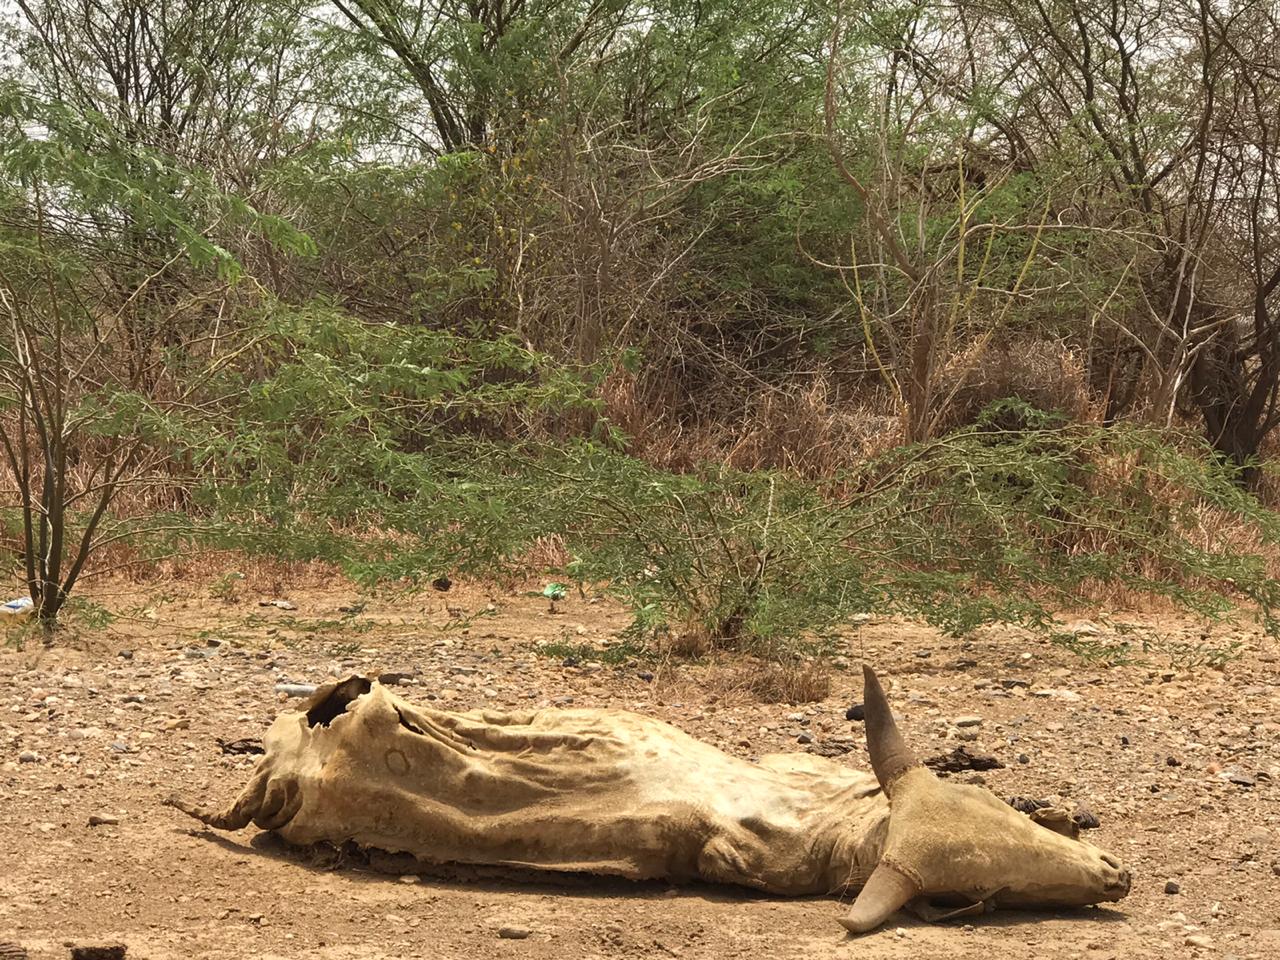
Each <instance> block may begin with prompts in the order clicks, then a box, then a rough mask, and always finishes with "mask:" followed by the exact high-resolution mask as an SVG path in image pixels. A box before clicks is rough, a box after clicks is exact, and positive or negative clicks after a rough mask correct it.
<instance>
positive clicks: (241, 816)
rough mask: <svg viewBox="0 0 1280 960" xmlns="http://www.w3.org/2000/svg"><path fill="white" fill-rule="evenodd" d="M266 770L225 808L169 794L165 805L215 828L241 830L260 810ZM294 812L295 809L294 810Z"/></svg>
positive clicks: (264, 792) (265, 782) (265, 790)
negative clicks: (206, 805)
mask: <svg viewBox="0 0 1280 960" xmlns="http://www.w3.org/2000/svg"><path fill="white" fill-rule="evenodd" d="M267 780H268V776H267V771H266V770H259V771H258V773H256V774H255V775H254V777H253V779H252V780H250V781H249V784H248V786H246V787H245V788H244V790H242V791H241V793H240V796H238V797H236V801H235V803H233V804H232V805H231V806H230V807H228V808H227V809H226V810H211V809H209V808H208V807H201V806H198V805H196V804H191V803H187V802H186V801H185V800H183V799H182V798H180V797H177V796H171V797H168V798H166V799H165V801H164V802H165V805H166V806H170V807H175V808H177V809H178V810H181V811H182V812H183V813H185V814H186V815H187V816H189V817H195V818H196V819H197V820H199V821H200V822H201V823H203V824H205V825H206V826H210V827H213V828H215V829H217V830H242V829H244V828H245V827H247V826H248V825H249V822H250V821H251V820H253V819H254V818H255V817H257V816H258V815H259V813H261V811H262V801H263V798H264V797H265V796H266V793H267ZM295 812H296V811H295Z"/></svg>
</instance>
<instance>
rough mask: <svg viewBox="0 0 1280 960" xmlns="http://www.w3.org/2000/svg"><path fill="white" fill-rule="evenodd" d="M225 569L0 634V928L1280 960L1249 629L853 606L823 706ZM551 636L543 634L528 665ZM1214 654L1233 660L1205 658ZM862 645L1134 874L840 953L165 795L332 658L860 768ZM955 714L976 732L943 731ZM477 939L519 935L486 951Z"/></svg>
mask: <svg viewBox="0 0 1280 960" xmlns="http://www.w3.org/2000/svg"><path fill="white" fill-rule="evenodd" d="M226 587H227V584H225V583H224V584H223V585H222V589H220V591H219V592H222V593H225V594H228V595H230V596H231V599H230V600H218V599H213V598H211V597H210V596H209V594H208V590H207V588H206V589H203V590H200V591H196V590H194V589H193V588H191V587H190V586H189V585H188V586H186V587H184V586H183V585H174V584H163V585H155V584H153V585H149V586H147V587H146V588H145V590H144V592H145V595H139V594H138V592H137V591H138V590H139V589H140V588H137V587H133V588H130V589H132V590H133V591H134V595H133V596H131V597H126V596H122V595H121V593H120V592H119V588H118V589H117V592H116V593H114V594H111V595H110V597H109V599H107V601H106V602H107V603H108V604H109V605H111V606H112V607H113V608H114V609H116V610H118V611H120V610H123V611H126V612H127V615H125V616H121V617H119V618H118V619H116V620H115V621H114V622H112V623H110V624H109V625H102V624H98V625H96V626H95V628H94V629H83V630H81V631H80V636H79V638H78V639H76V640H74V641H71V642H70V643H64V644H62V645H60V646H57V647H54V648H53V649H47V650H46V649H44V648H43V646H42V645H41V644H40V643H38V642H37V643H32V642H28V643H26V644H25V646H24V648H23V649H21V650H19V649H16V648H15V647H14V646H13V645H12V643H11V644H10V645H9V646H7V647H5V648H4V649H3V652H0V676H3V677H4V679H5V682H4V685H3V688H2V689H0V943H2V942H4V941H12V942H15V943H18V944H21V945H22V946H24V947H25V948H26V949H27V950H28V951H29V953H30V956H32V957H66V956H67V955H68V953H67V947H68V946H69V945H72V944H97V943H112V942H117V943H123V944H126V945H127V946H128V951H129V954H128V955H129V956H130V957H138V958H153V960H165V958H179V957H181V958H188V957H217V958H227V957H261V958H298V957H317V958H334V960H339V958H352V957H355V958H362V960H377V958H384V957H386V958H391V957H397V958H398V957H422V958H444V960H447V958H466V960H476V958H488V957H499V958H505V957H513V958H521V960H526V958H527V960H540V958H549V957H556V958H592V957H599V958H614V957H689V958H694V957H707V958H726V957H736V956H755V957H792V956H795V957H801V956H803V957H812V958H825V957H840V958H845V957H848V958H852V957H858V958H890V957H904V958H905V957H935V956H939V957H940V956H948V957H983V958H987V957H1000V958H1022V957H1028V958H1031V957H1046V958H1058V957H1063V958H1073V957H1075V958H1097V960H1104V958H1135V957H1138V958H1140V957H1167V956H1189V957H1190V956H1197V955H1203V956H1219V957H1232V956H1234V957H1240V958H1257V960H1272V958H1280V736H1278V735H1280V663H1278V662H1277V661H1278V659H1280V658H1278V653H1280V648H1278V647H1277V645H1276V643H1275V642H1274V641H1272V640H1269V639H1266V638H1263V637H1261V636H1259V635H1258V633H1257V632H1256V631H1252V632H1251V631H1248V630H1234V629H1231V630H1227V629H1223V628H1221V627H1219V628H1217V629H1216V630H1215V632H1214V634H1213V635H1212V636H1211V637H1210V638H1209V639H1208V640H1207V641H1206V640H1204V639H1202V636H1201V631H1200V629H1199V628H1198V627H1197V626H1196V625H1194V624H1191V623H1183V622H1177V621H1171V620H1164V621H1161V620H1157V619H1152V618H1150V617H1148V618H1147V619H1146V620H1145V621H1142V620H1141V618H1138V619H1139V621H1140V623H1141V625H1142V626H1143V628H1144V629H1143V631H1142V632H1141V633H1140V634H1138V635H1137V636H1141V637H1143V638H1145V640H1146V641H1147V646H1148V649H1147V651H1146V652H1144V653H1142V654H1141V655H1140V657H1139V662H1136V663H1130V664H1127V665H1123V666H1108V665H1106V664H1105V663H1104V662H1103V661H1102V660H1099V659H1082V658H1080V657H1078V656H1076V655H1075V654H1072V653H1070V652H1068V651H1066V650H1064V649H1063V648H1062V647H1060V646H1055V645H1053V644H1051V643H1049V642H1048V641H1046V640H1044V639H1041V638H1034V637H1028V636H1026V635H1024V634H1022V633H1020V632H1018V631H1014V630H1011V629H994V628H992V629H986V630H983V631H981V632H980V633H979V634H978V635H977V636H975V637H973V638H971V639H969V640H966V641H959V640H955V639H949V638H946V637H943V636H940V635H939V634H937V633H936V632H934V631H931V630H929V629H927V628H923V627H920V626H916V625H911V624H904V623H900V622H892V621H885V622H878V621H875V620H871V621H869V622H867V623H866V624H863V625H861V626H859V627H856V628H853V629H851V630H850V632H849V633H848V636H847V638H846V641H845V642H846V643H847V646H848V649H847V651H844V652H843V654H842V656H840V657H838V658H837V660H836V661H835V663H836V666H835V667H834V668H833V684H832V691H831V695H830V696H829V697H827V698H826V699H825V700H823V701H821V702H817V703H809V704H804V705H789V704H764V703H760V702H758V701H757V700H755V699H754V698H753V697H752V696H750V695H749V694H748V693H746V692H745V691H743V690H741V689H738V688H737V687H735V685H734V682H733V678H735V677H736V678H740V677H741V676H742V670H741V665H740V664H738V665H737V669H736V670H735V668H734V665H732V664H728V665H726V664H721V663H702V664H688V663H679V664H672V663H663V662H658V663H654V662H651V661H635V660H625V659H624V660H623V662H621V663H610V662H605V663H602V662H599V661H598V660H596V659H591V658H585V659H576V658H574V657H569V658H568V659H566V656H565V655H564V648H565V647H567V646H577V645H588V646H590V647H592V648H596V649H600V650H608V649H609V646H610V645H611V644H616V643H617V635H618V632H619V630H620V629H621V628H622V627H623V626H624V625H625V623H626V617H625V615H624V613H623V612H622V611H620V610H618V609H616V608H614V607H612V606H611V605H609V604H608V603H607V602H591V601H588V600H586V599H583V598H581V597H578V596H576V595H571V596H570V597H569V598H568V599H567V600H565V601H564V602H563V603H562V604H561V605H560V607H561V609H560V612H559V613H556V614H552V613H550V612H548V610H547V604H546V601H545V600H542V599H539V598H535V597H531V596H528V595H527V594H525V593H522V592H512V593H497V592H489V591H487V590H485V589H481V588H478V587H476V588H472V587H464V586H458V585H455V587H454V589H452V590H450V591H449V592H448V593H433V592H428V593H427V594H423V595H418V596H416V597H412V598H400V599H395V600H392V599H386V598H374V599H366V600H365V601H364V602H365V606H364V607H363V608H361V609H358V610H355V611H352V610H350V609H349V610H346V611H344V610H341V609H340V607H348V608H350V607H351V606H352V605H353V604H357V605H358V602H360V598H359V597H358V596H357V595H356V594H355V593H354V591H350V590H348V589H347V588H334V587H329V588H319V587H317V588H314V589H307V590H304V589H295V590H291V591H289V592H288V593H286V594H284V596H286V597H287V598H288V600H289V601H290V602H291V603H292V604H293V605H295V606H296V609H294V610H286V609H279V608H277V607H262V606H259V601H261V600H269V599H274V598H273V597H271V596H269V595H256V594H255V593H254V592H253V591H248V590H242V591H239V592H237V591H236V590H232V589H226ZM1131 619H1133V618H1131ZM1093 620H1094V621H1095V622H1096V623H1098V624H1102V626H1101V628H1100V630H1099V631H1098V633H1097V634H1096V635H1095V633H1094V630H1093V629H1092V627H1091V626H1090V625H1089V624H1081V625H1080V630H1081V635H1082V636H1083V637H1085V638H1087V639H1088V640H1089V642H1091V643H1093V644H1095V645H1098V646H1100V647H1103V648H1106V647H1108V646H1112V647H1113V646H1114V645H1115V643H1117V642H1118V639H1119V638H1118V636H1117V634H1116V632H1115V628H1114V627H1112V626H1108V625H1107V624H1108V623H1110V622H1111V621H1109V620H1108V619H1107V618H1106V617H1105V616H1104V613H1103V612H1102V611H1094V612H1093ZM547 644H557V645H562V646H553V647H552V651H555V655H547V651H546V650H545V647H546V645H547ZM1229 644H1238V656H1237V657H1236V658H1235V659H1232V660H1230V661H1229V662H1227V663H1226V664H1221V665H1218V666H1215V665H1213V664H1212V663H1209V662H1206V660H1207V659H1210V660H1211V659H1212V657H1210V656H1209V650H1210V648H1218V647H1223V646H1226V645H1229ZM540 645H541V646H540ZM604 656H605V659H606V660H616V659H620V658H616V657H610V656H608V655H607V654H605V655H604ZM864 658H865V659H866V660H867V661H869V662H870V663H872V664H873V665H875V666H876V667H877V669H878V670H879V671H880V674H881V676H882V678H884V679H885V680H886V682H887V683H888V685H889V687H890V697H891V700H892V702H893V705H894V708H895V712H896V713H897V715H898V717H899V722H900V724H901V726H902V727H903V729H904V731H905V732H906V733H907V735H908V737H909V739H910V740H911V741H912V742H913V744H914V746H915V747H916V749H917V751H918V752H919V753H920V754H921V755H923V756H931V755H933V754H937V753H941V752H943V751H948V750H951V749H953V748H954V747H956V746H959V745H961V744H963V745H964V746H966V747H967V748H968V749H970V750H971V751H974V752H980V753H985V754H991V755H994V756H995V757H997V758H998V759H1000V760H1001V761H1003V763H1004V764H1005V766H1004V767H1003V768H1002V769H995V770H990V771H987V772H983V773H980V774H976V773H962V774H957V776H958V777H959V778H961V779H965V780H970V781H974V782H983V783H985V784H986V785H987V786H989V787H990V788H991V789H992V790H994V791H995V792H996V793H997V794H998V795H1000V796H1002V797H1006V796H1011V795H1021V796H1028V797H1037V798H1050V799H1060V800H1061V801H1062V802H1064V803H1066V804H1067V805H1068V806H1074V805H1077V804H1079V805H1083V806H1085V807H1087V808H1088V809H1089V810H1091V811H1092V812H1093V813H1094V814H1096V815H1097V817H1098V818H1099V820H1100V821H1101V826H1100V827H1099V828H1098V829H1096V830H1093V831H1091V833H1090V835H1089V839H1090V840H1092V841H1093V842H1094V843H1096V844H1098V845H1099V846H1102V847H1104V848H1106V849H1108V850H1109V851H1111V852H1112V853H1114V854H1116V855H1117V856H1119V857H1120V858H1121V859H1123V860H1124V861H1125V862H1126V864H1127V865H1128V866H1129V867H1130V869H1131V870H1132V871H1133V874H1134V886H1133V891H1132V893H1131V894H1130V896H1129V897H1128V898H1127V899H1126V900H1124V901H1122V902H1120V903H1118V904H1114V905H1109V906H1106V907H1103V908H1096V909H1094V908H1091V909H1085V910H1080V911H1073V912H1062V913H1054V914H1029V913H1017V912H1006V913H996V914H993V915H989V916H987V917H985V918H979V919H977V920H974V921H973V922H971V923H965V922H963V921H960V922H953V923H946V924H940V925H936V926H931V925H927V924H924V923H922V922H920V921H917V920H915V919H913V918H910V917H908V916H906V915H899V916H898V917H896V918H894V919H893V920H892V921H891V922H890V923H889V924H888V925H886V926H885V927H884V928H883V929H881V930H879V931H877V932H875V933H873V934H870V935H868V936H865V937H861V938H858V939H851V938H848V937H846V935H845V933H844V931H843V930H842V929H841V928H840V927H839V925H838V924H837V922H836V921H837V918H838V917H839V916H840V914H841V913H842V912H843V910H844V909H845V908H846V906H845V905H843V904H841V903H839V902H837V901H835V900H830V899H804V900H783V899H776V898H769V897H765V896H759V895H754V894H751V893H744V892H742V891H737V890H732V889H727V888H718V887H709V886H698V885H694V886H687V887H680V888H673V887H669V886H668V885H666V884H658V883H652V884H635V883H627V882H621V881H611V880H603V879H599V880H597V879H592V878H588V879H586V880H582V881H577V882H571V883H566V884H563V885H550V884H547V883H543V882H518V881H515V880H509V879H492V878H480V877H478V876H476V875H474V874H468V873H466V872H465V871H454V872H452V873H445V874H442V875H440V876H407V877H404V876H401V877H397V876H389V875H387V874H385V873H378V872H375V871H373V870H371V869H369V868H368V867H367V866H361V865H356V864H351V863H335V862H333V861H332V860H327V861H319V860H317V859H316V858H315V857H314V856H308V855H303V854H301V853H299V852H297V851H292V850H288V849H282V848H281V847H280V846H279V845H278V844H277V843H274V842H272V841H271V839H270V838H269V837H266V836H264V835H262V834H260V833H259V832H258V831H256V830H254V829H253V828H250V829H249V830H245V831H242V832H240V833H235V834H226V835H218V834H215V833H213V832H210V831H205V830H202V829H199V828H198V825H194V824H193V821H191V820H189V819H188V818H186V817H185V816H183V815H182V814H180V813H178V812H177V811H176V810H173V809H170V808H168V807H164V806H162V805H161V800H162V799H163V798H164V797H165V796H167V795H168V794H170V793H171V792H174V791H177V792H180V793H182V794H184V795H185V796H186V797H188V798H191V799H195V800H201V801H210V802H219V803H220V802H222V801H224V800H226V799H227V798H229V797H231V796H232V795H233V794H234V793H235V792H236V791H237V790H238V789H239V788H240V787H241V786H242V785H243V784H244V783H245V781H246V780H247V779H248V777H249V771H250V768H251V767H252V765H253V762H254V758H253V757H252V756H242V755H235V754H229V755H228V754H224V752H223V750H222V748H221V746H220V743H219V741H223V742H226V741H234V740H237V739H239V738H251V737H260V736H261V735H262V733H263V732H264V731H265V729H266V727H267V725H268V724H269V723H270V721H271V720H272V718H273V717H274V716H275V715H276V713H277V712H279V711H280V710H282V709H290V704H287V703H284V702H282V699H281V696H280V695H278V694H276V693H275V692H274V689H273V688H274V685H275V684H276V683H278V682H282V681H292V682H316V681H319V680H323V679H324V678H325V677H327V676H331V675H340V674H345V673H348V672H363V673H375V674H376V673H380V672H384V671H396V672H402V673H406V674H412V675H413V676H412V677H411V678H410V679H409V680H408V681H407V682H406V683H404V684H402V685H401V686H399V687H398V688H397V689H398V690H399V691H400V692H401V693H402V694H403V695H405V696H407V697H409V698H411V699H414V698H418V699H423V700H427V699H434V700H435V701H436V704H437V705H442V706H447V707H449V708H456V709H468V708H471V707H477V706H482V705H485V706H492V707H495V708H503V707H521V708H527V707H534V706H548V707H554V706H558V705H565V704H569V703H573V704H575V705H608V706H615V707H625V708H629V709H633V710H638V711H643V712H647V713H650V714H654V715H657V716H659V717H662V718H664V719H666V720H668V721H670V722H672V723H674V724H676V725H677V726H680V727H682V728H683V729H685V730H687V731H688V732H689V733H691V734H693V735H695V736H697V737H700V738H702V739H705V740H708V741H710V742H712V743H714V744H716V745H718V746H719V747H721V748H722V749H724V750H727V751H729V752H732V753H735V754H739V755H742V756H747V757H752V756H758V755H760V754H763V753H768V752H773V751H777V750H818V751H822V752H825V753H827V754H828V755H837V756H843V758H844V761H845V762H848V763H849V764H851V765H854V766H857V767H859V768H863V769H865V768H867V759H866V752H865V749H864V746H863V744H862V739H861V738H862V729H861V724H860V723H857V722H850V721H848V720H846V719H845V711H846V709H847V708H848V707H849V706H850V705H851V704H853V703H856V702H858V701H859V700H860V699H861V678H860V674H859V671H858V670H857V666H858V664H859V663H860V662H861V660H862V659H864ZM294 704H295V705H296V701H295V702H294ZM961 716H976V717H980V718H981V723H980V724H979V725H977V726H966V727H963V728H961V727H958V726H957V725H956V724H955V723H954V720H955V719H957V718H958V717H961ZM969 737H973V738H974V739H973V740H972V741H971V742H970V741H969V740H968V739H967V738H969ZM91 817H93V818H99V819H105V820H107V821H109V822H107V823H100V824H98V825H96V826H94V825H90V818H91ZM193 827H194V828H193ZM1170 882H1172V883H1173V884H1176V885H1177V891H1178V892H1176V893H1172V892H1166V885H1167V884H1170ZM1168 889H1170V890H1172V889H1174V888H1173V887H1172V886H1170V887H1169V888H1168ZM503 925H514V926H523V927H526V928H528V929H530V930H532V935H531V936H530V937H529V938H528V939H524V940H508V939H501V938H499V937H498V933H497V931H498V928H499V927H501V926H503Z"/></svg>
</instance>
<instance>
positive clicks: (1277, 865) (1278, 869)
mask: <svg viewBox="0 0 1280 960" xmlns="http://www.w3.org/2000/svg"><path fill="white" fill-rule="evenodd" d="M1271 872H1272V873H1274V874H1275V875H1276V876H1277V877H1280V860H1272V861H1271Z"/></svg>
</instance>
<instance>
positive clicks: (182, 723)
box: [164, 717, 191, 730]
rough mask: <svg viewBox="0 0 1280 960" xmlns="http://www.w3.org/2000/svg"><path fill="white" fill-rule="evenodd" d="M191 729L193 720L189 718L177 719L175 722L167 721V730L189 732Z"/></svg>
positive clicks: (165, 725) (165, 723) (165, 724)
mask: <svg viewBox="0 0 1280 960" xmlns="http://www.w3.org/2000/svg"><path fill="white" fill-rule="evenodd" d="M190 727H191V720H190V719H189V718H187V717H175V718H174V719H173V720H166V721H165V722H164V728H165V729H166V730H187V729H189V728H190Z"/></svg>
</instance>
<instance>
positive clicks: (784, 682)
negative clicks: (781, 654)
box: [708, 661, 831, 704]
mask: <svg viewBox="0 0 1280 960" xmlns="http://www.w3.org/2000/svg"><path fill="white" fill-rule="evenodd" d="M708 687H709V688H712V689H715V690H716V691H717V692H719V693H721V694H722V695H724V694H731V693H734V692H738V691H745V692H747V693H749V694H750V695H751V696H752V697H753V698H754V699H756V700H758V701H759V702H760V703H793V704H798V703H815V702H817V701H819V700H825V699H826V698H827V697H829V696H830V695H831V672H830V669H829V668H828V667H827V666H826V665H824V664H822V663H819V662H806V661H788V662H783V663H768V662H761V661H754V662H748V663H743V664H738V665H736V666H731V667H726V668H723V669H720V670H716V671H713V672H712V674H711V676H710V677H709V678H708Z"/></svg>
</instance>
